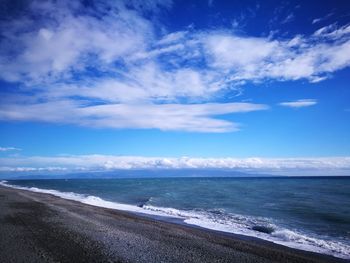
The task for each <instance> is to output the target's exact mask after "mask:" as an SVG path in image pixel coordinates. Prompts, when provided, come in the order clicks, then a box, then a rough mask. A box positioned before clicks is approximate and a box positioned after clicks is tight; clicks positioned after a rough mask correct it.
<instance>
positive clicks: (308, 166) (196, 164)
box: [0, 155, 350, 176]
mask: <svg viewBox="0 0 350 263" xmlns="http://www.w3.org/2000/svg"><path fill="white" fill-rule="evenodd" d="M119 169H121V170H128V169H129V170H132V169H232V170H237V171H243V172H251V173H270V174H275V175H300V176H303V175H350V157H319V158H190V157H179V158H165V157H140V156H113V155H75V156H51V157H42V156H32V157H3V158H0V172H2V173H21V172H22V173H26V172H30V173H35V172H46V173H48V174H51V173H52V174H55V173H73V172H93V171H113V170H119Z"/></svg>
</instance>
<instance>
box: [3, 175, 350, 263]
mask: <svg viewBox="0 0 350 263" xmlns="http://www.w3.org/2000/svg"><path fill="white" fill-rule="evenodd" d="M0 185H2V186H6V187H11V188H15V189H20V190H29V191H32V192H37V193H45V194H51V195H54V196H57V197H61V198H64V199H68V200H73V201H78V202H81V203H84V204H88V205H93V206H98V207H104V208H110V209H116V210H122V211H128V212H135V213H139V214H146V215H152V216H162V217H167V218H178V219H182V220H184V222H185V223H187V224H190V225H196V226H199V227H203V228H206V229H211V230H216V231H222V232H227V233H232V234H240V235H246V236H253V237H257V238H260V239H264V240H267V241H270V242H274V243H277V244H281V245H284V246H287V247H292V248H296V249H301V250H306V251H312V252H317V253H322V254H328V255H332V256H335V257H340V258H345V259H350V246H348V245H346V244H343V243H340V242H337V241H325V240H322V239H317V238H312V237H309V236H306V235H303V234H300V233H297V232H295V231H291V230H288V229H282V228H278V227H277V226H275V225H273V227H274V228H275V229H276V230H275V231H274V232H273V233H272V234H265V233H261V232H257V231H254V230H252V229H250V228H249V222H248V223H247V222H245V221H247V220H245V219H250V220H251V221H253V222H254V221H255V220H256V219H252V218H250V217H247V216H240V215H236V217H237V218H239V219H244V220H242V222H239V223H238V222H234V220H227V219H226V220H225V219H221V218H217V217H216V218H213V217H211V216H209V215H208V213H205V212H200V211H184V210H178V209H175V208H168V207H155V206H151V205H145V206H143V207H138V206H134V205H128V204H121V203H116V202H111V201H106V200H103V199H102V198H100V197H97V196H92V195H83V194H77V193H73V192H60V191H57V190H51V189H40V188H36V187H22V186H17V185H11V184H8V183H7V181H1V182H0ZM250 227H251V226H250Z"/></svg>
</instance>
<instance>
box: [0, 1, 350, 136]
mask: <svg viewBox="0 0 350 263" xmlns="http://www.w3.org/2000/svg"><path fill="white" fill-rule="evenodd" d="M93 5H94V6H92V7H89V6H83V5H82V4H80V3H79V2H76V1H74V2H71V1H60V2H59V3H55V4H54V2H52V1H46V2H42V1H32V2H31V4H30V7H29V10H27V12H26V14H36V16H31V15H24V16H22V17H18V18H16V19H14V20H9V21H7V22H6V23H5V22H4V23H2V24H1V26H0V29H1V31H2V38H1V40H0V78H2V79H3V80H5V81H8V82H16V83H18V87H17V89H16V90H15V92H16V96H13V95H12V96H11V93H9V94H2V95H4V96H2V98H1V99H0V100H1V107H0V119H2V120H20V121H28V120H34V121H46V122H54V123H72V124H77V125H86V126H93V127H95V126H98V127H113V128H126V127H127V128H157V129H162V130H184V131H207V132H215V131H220V132H222V131H233V130H237V127H238V126H237V124H235V123H232V122H230V121H226V120H221V119H219V118H216V117H215V118H214V117H213V116H215V115H221V114H229V113H233V112H235V111H230V110H227V107H228V106H227V105H234V103H235V102H237V101H232V100H231V101H227V100H225V101H226V102H229V103H221V104H219V103H217V104H215V103H212V102H213V101H216V100H217V99H221V98H222V97H224V98H225V95H226V94H227V92H229V93H230V94H232V93H234V92H237V93H239V91H240V90H241V89H242V85H244V83H247V82H249V81H253V82H256V83H257V82H261V81H264V80H277V81H291V80H300V79H306V80H308V81H310V82H319V81H322V80H324V79H326V78H328V77H329V76H331V74H332V73H333V72H335V71H337V70H340V69H342V68H345V67H348V66H349V65H350V34H349V30H350V26H348V25H346V26H337V25H336V24H333V25H330V26H327V27H323V28H320V29H319V30H317V31H316V32H315V33H314V34H312V35H310V36H303V35H300V34H298V35H296V36H294V37H292V38H291V39H278V38H273V37H249V36H242V35H237V34H236V33H234V32H231V31H224V30H222V31H218V30H206V31H204V30H202V31H199V30H195V29H193V28H188V30H185V31H178V32H166V29H164V26H163V25H159V24H158V23H159V22H155V21H157V20H156V19H152V17H151V19H150V18H149V17H150V13H151V14H153V15H156V14H157V13H158V12H161V10H162V8H171V6H172V2H171V1H136V0H135V1H117V2H114V1H96V2H94V3H93ZM82 9H84V12H81V11H82ZM145 13H147V18H146V17H145V15H144V14H145ZM151 16H152V15H151ZM33 17H35V19H34V18H33ZM290 19H291V18H290ZM156 32H164V34H163V35H162V36H159V33H156ZM28 94H31V95H30V96H28ZM9 98H10V99H9ZM231 98H232V97H231ZM236 99H237V98H235V100H236ZM214 104H215V106H213V105H214ZM199 105H202V106H199ZM252 105H253V104H252ZM194 107H195V108H196V110H195V111H194V112H196V114H194V113H190V112H188V110H189V109H193V108H194ZM213 107H215V109H218V108H220V109H221V110H220V112H219V113H217V114H216V113H215V114H213V113H209V111H207V110H204V109H206V108H210V109H213ZM259 107H260V106H257V108H256V110H260V109H262V108H261V107H260V108H259ZM264 107H265V106H264ZM265 108H266V107H265ZM199 109H201V110H203V111H204V112H205V114H204V113H198V111H197V110H199ZM176 111H178V112H179V113H178V114H176ZM42 112H45V114H41V113H42ZM102 112H103V114H102ZM135 112H136V113H135ZM213 112H216V110H214V111H213ZM180 113H181V114H182V115H181V116H180ZM67 116H69V118H67ZM165 116H167V119H168V121H169V123H168V124H165V123H164V121H161V118H165ZM201 122H202V123H203V124H200V123H201ZM201 127H202V128H201Z"/></svg>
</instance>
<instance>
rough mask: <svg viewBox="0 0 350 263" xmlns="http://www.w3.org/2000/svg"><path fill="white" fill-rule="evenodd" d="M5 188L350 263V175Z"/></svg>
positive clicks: (28, 183)
mask: <svg viewBox="0 0 350 263" xmlns="http://www.w3.org/2000/svg"><path fill="white" fill-rule="evenodd" d="M1 184H4V185H7V186H12V187H16V188H24V189H28V190H31V191H35V192H44V193H51V194H54V195H56V196H60V197H62V198H67V199H72V200H76V201H80V202H83V203H87V204H91V205H96V206H103V207H108V208H113V209H120V210H127V211H132V212H137V213H144V214H149V215H156V216H164V217H169V218H176V219H178V220H182V221H183V222H184V223H187V224H192V225H196V226H200V227H204V228H209V229H213V230H219V231H224V232H229V233H236V234H243V235H248V236H255V237H258V238H262V239H265V240H269V241H272V242H275V243H279V244H282V245H286V246H289V247H293V248H299V249H303V250H309V251H314V252H319V253H324V254H330V255H333V256H336V257H342V258H348V259H350V177H342V178H340V177H337V178H329V177H327V178H319V177H318V178H305V177H300V178H295V177H293V178H292V177H288V178H147V179H69V180H16V181H2V182H1Z"/></svg>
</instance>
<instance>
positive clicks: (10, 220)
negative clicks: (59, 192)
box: [0, 186, 348, 263]
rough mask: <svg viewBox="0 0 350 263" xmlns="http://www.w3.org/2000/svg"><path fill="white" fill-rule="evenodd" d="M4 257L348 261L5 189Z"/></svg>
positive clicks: (0, 223) (0, 212) (0, 234)
mask: <svg viewBox="0 0 350 263" xmlns="http://www.w3.org/2000/svg"><path fill="white" fill-rule="evenodd" d="M0 262H2V263H7V262H26V263H27V262H28V263H29V262H147V263H152V262H157V263H159V262H201V263H202V262H240V263H244V262H246V263H249V262H286V263H288V262H295V263H296V262H348V261H345V260H341V259H337V258H334V257H331V256H325V255H321V254H317V253H311V252H305V251H301V250H296V249H291V248H287V247H284V246H281V245H277V244H274V243H271V242H267V241H263V240H260V239H256V238H249V237H243V236H239V235H228V234H224V233H220V232H216V231H210V230H205V229H200V228H195V227H190V226H186V225H181V224H175V223H171V222H164V221H160V220H155V219H152V218H147V217H143V216H138V215H135V214H132V213H128V212H122V211H117V210H112V209H106V208H101V207H94V206H90V205H85V204H81V203H79V202H75V201H70V200H65V199H62V198H58V197H55V196H52V195H48V194H41V193H33V192H30V191H25V190H15V189H11V188H7V187H3V186H0Z"/></svg>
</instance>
